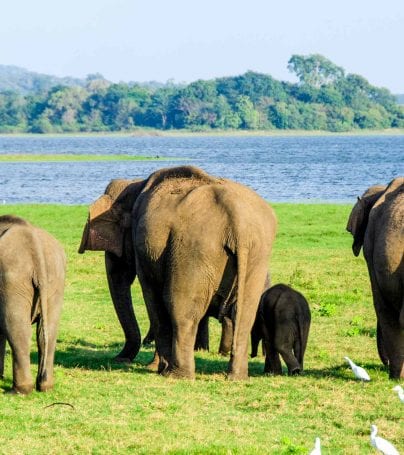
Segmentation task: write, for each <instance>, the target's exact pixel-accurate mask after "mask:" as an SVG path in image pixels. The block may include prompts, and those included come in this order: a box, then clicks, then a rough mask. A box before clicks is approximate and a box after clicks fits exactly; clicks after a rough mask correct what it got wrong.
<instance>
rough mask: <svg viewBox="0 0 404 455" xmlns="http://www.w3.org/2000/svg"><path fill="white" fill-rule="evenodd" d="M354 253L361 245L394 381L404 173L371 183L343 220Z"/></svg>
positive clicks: (401, 313)
mask: <svg viewBox="0 0 404 455" xmlns="http://www.w3.org/2000/svg"><path fill="white" fill-rule="evenodd" d="M347 231H348V232H350V233H351V234H352V236H353V245H352V251H353V253H354V255H355V256H358V255H359V253H360V250H361V248H362V247H363V254H364V257H365V260H366V263H367V267H368V273H369V278H370V284H371V289H372V294H373V304H374V308H375V312H376V318H377V348H378V352H379V357H380V359H381V361H382V362H383V363H384V364H385V365H386V366H388V367H389V376H390V378H392V379H396V378H401V379H403V378H404V261H403V252H404V177H397V178H395V179H393V180H392V181H391V182H390V183H389V184H388V185H375V186H372V187H370V188H369V189H368V190H366V191H365V193H364V194H363V195H362V197H360V198H358V200H357V202H356V204H355V205H354V207H353V208H352V211H351V213H350V215H349V219H348V223H347Z"/></svg>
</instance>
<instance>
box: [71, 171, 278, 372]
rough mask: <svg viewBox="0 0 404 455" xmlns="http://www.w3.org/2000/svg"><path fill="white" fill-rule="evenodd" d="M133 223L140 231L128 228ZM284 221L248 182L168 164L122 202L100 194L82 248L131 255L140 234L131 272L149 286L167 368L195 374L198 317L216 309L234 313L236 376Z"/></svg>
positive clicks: (243, 366) (161, 367)
mask: <svg viewBox="0 0 404 455" xmlns="http://www.w3.org/2000/svg"><path fill="white" fill-rule="evenodd" d="M128 224H131V232H132V236H131V237H130V238H129V236H125V229H123V228H122V226H124V227H125V226H127V225H128ZM276 224H277V222H276V216H275V213H274V211H273V209H272V208H271V207H270V206H269V204H268V203H267V202H266V201H264V200H263V199H262V198H261V197H260V196H259V195H258V194H257V193H255V192H254V191H253V190H251V189H249V188H247V187H246V186H243V185H241V184H239V183H236V182H233V181H231V180H228V179H223V178H217V177H214V176H211V175H209V174H207V173H206V172H205V171H203V170H202V169H199V168H197V167H195V166H179V167H172V168H164V169H160V170H158V171H156V172H154V173H152V174H151V175H150V176H149V177H148V178H147V179H145V180H144V181H143V182H136V183H132V184H130V185H128V186H127V188H126V189H125V190H124V192H123V193H122V194H121V195H120V196H119V197H118V198H117V199H116V200H115V201H113V200H112V199H111V198H108V196H106V197H101V198H100V199H99V200H97V201H96V202H95V203H94V204H93V205H92V206H91V207H90V214H89V218H88V221H87V224H86V227H85V229H84V233H83V238H82V242H81V245H80V249H79V251H81V252H83V251H85V250H86V249H104V251H107V253H109V254H111V253H113V254H115V255H116V256H117V257H118V258H122V256H123V255H125V254H126V253H127V250H128V247H127V243H125V242H128V243H131V245H132V247H131V248H130V249H129V250H130V251H131V254H132V255H133V256H131V257H132V262H131V264H130V269H129V270H130V276H131V278H133V277H134V276H135V275H137V276H138V279H139V282H140V285H141V288H142V293H143V297H144V300H145V303H146V307H147V310H148V314H149V318H150V322H151V326H152V329H153V332H154V335H155V339H156V353H157V358H158V372H159V373H161V374H164V375H167V376H171V377H183V378H190V379H193V378H194V377H195V359H194V354H193V347H194V344H195V339H196V334H197V329H198V324H199V323H200V321H201V320H202V319H203V318H204V316H206V315H207V314H208V313H209V315H213V316H215V317H217V318H218V319H219V320H220V321H221V320H222V319H223V318H224V317H225V316H228V317H231V319H232V322H233V327H232V330H233V341H232V349H231V356H230V362H229V367H228V378H229V379H245V378H247V377H248V356H247V349H248V336H249V333H250V330H251V327H252V325H253V322H254V317H255V313H256V309H257V307H258V303H259V299H260V296H261V293H262V289H263V287H264V282H265V279H266V276H267V272H268V262H269V258H270V254H271V249H272V244H273V241H274V238H275V232H276ZM126 269H127V267H126V268H125V270H126ZM139 343H140V340H139ZM132 352H134V351H132Z"/></svg>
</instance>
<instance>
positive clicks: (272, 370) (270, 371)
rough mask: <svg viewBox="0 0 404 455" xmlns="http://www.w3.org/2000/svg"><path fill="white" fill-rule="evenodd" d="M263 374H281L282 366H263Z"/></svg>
mask: <svg viewBox="0 0 404 455" xmlns="http://www.w3.org/2000/svg"><path fill="white" fill-rule="evenodd" d="M264 374H267V375H272V376H282V368H281V369H278V368H276V369H275V368H267V367H265V368H264Z"/></svg>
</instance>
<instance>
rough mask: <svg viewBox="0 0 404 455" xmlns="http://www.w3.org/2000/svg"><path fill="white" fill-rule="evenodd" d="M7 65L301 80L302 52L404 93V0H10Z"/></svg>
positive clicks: (4, 16) (0, 32) (147, 77)
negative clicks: (292, 62) (291, 64)
mask: <svg viewBox="0 0 404 455" xmlns="http://www.w3.org/2000/svg"><path fill="white" fill-rule="evenodd" d="M0 43H1V44H0V64H2V65H16V66H19V67H22V68H25V69H27V70H30V71H35V72H38V73H44V74H51V75H55V76H72V77H79V78H85V77H86V76H87V75H88V74H94V73H101V74H102V75H103V76H104V77H105V78H106V79H108V80H110V81H113V82H119V81H123V82H129V81H137V82H146V81H153V80H154V81H159V82H166V81H168V80H174V81H175V82H177V83H179V82H186V83H189V82H192V81H195V80H198V79H205V80H206V79H214V78H216V77H222V76H236V75H239V74H243V73H245V72H246V71H249V70H251V71H256V72H260V73H265V74H270V75H271V76H273V77H274V78H275V79H278V80H284V81H291V82H296V81H297V79H296V77H295V75H294V74H292V73H290V72H289V71H288V69H287V64H288V60H289V59H290V57H291V56H292V55H294V54H299V55H309V54H321V55H323V56H324V57H326V58H328V59H329V60H331V61H332V62H333V63H335V64H336V65H338V66H341V67H343V68H344V69H345V71H346V72H347V73H354V74H360V75H361V76H363V77H365V78H366V79H367V80H368V81H369V82H370V83H371V84H373V85H376V86H378V87H386V88H388V89H389V90H390V91H391V92H392V93H404V0H383V1H381V0H338V1H330V0H328V1H327V0H243V1H242V0H203V1H198V0H169V1H168V0H143V1H139V0H35V1H33V0H1V7H0Z"/></svg>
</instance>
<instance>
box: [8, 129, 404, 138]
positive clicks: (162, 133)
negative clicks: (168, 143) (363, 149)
mask: <svg viewBox="0 0 404 455" xmlns="http://www.w3.org/2000/svg"><path fill="white" fill-rule="evenodd" d="M402 135H404V128H388V129H384V130H371V129H364V130H352V131H342V132H333V131H320V130H206V131H205V130H203V131H190V130H158V129H148V128H139V129H135V130H132V131H117V132H111V131H108V132H90V133H86V132H84V133H83V132H72V133H49V134H39V133H1V134H0V137H1V138H6V137H11V138H13V137H30V138H38V139H40V138H49V137H101V136H104V137H210V136H218V137H220V136H230V137H254V136H269V137H289V136H290V137H293V136H402Z"/></svg>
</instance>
